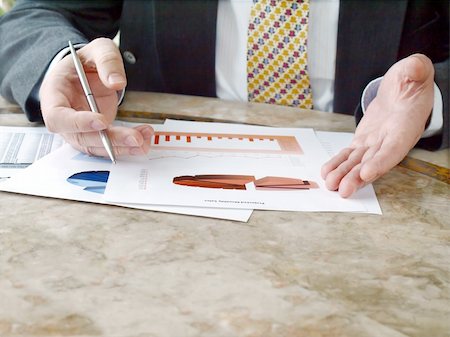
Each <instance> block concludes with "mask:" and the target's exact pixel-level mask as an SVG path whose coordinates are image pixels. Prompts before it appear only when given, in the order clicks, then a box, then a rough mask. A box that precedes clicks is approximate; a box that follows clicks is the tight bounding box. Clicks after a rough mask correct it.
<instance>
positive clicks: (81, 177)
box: [67, 171, 109, 194]
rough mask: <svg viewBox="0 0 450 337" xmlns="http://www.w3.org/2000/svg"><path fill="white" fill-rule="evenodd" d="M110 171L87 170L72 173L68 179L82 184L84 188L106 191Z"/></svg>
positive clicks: (72, 182)
mask: <svg viewBox="0 0 450 337" xmlns="http://www.w3.org/2000/svg"><path fill="white" fill-rule="evenodd" d="M108 177H109V171H85V172H78V173H75V174H72V175H71V176H70V177H69V178H67V181H68V182H69V183H71V184H73V185H76V186H80V187H82V188H83V190H85V191H88V192H93V193H99V194H103V193H105V188H106V183H107V182H108Z"/></svg>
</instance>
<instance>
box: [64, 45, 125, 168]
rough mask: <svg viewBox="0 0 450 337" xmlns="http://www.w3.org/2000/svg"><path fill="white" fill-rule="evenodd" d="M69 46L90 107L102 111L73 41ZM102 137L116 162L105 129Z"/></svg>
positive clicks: (92, 109) (100, 132) (101, 134)
mask: <svg viewBox="0 0 450 337" xmlns="http://www.w3.org/2000/svg"><path fill="white" fill-rule="evenodd" d="M69 48H70V53H71V54H72V58H73V63H74V64H75V69H76V70H77V74H78V77H79V78H80V82H81V86H82V87H83V91H84V94H85V96H86V99H87V101H88V104H89V107H90V108H91V111H93V112H96V113H100V111H99V109H98V107H97V103H96V102H95V98H94V95H93V94H92V91H91V88H90V87H89V82H88V80H87V77H86V73H85V72H84V69H83V65H82V64H81V61H80V58H79V57H78V55H77V52H76V51H75V48H74V47H73V44H72V42H71V41H69ZM99 134H100V138H101V139H102V143H103V146H104V147H105V149H106V152H108V155H109V158H111V161H112V162H113V163H114V164H115V163H116V158H115V157H114V151H113V146H112V144H111V140H110V139H109V137H108V134H107V133H106V131H105V130H101V131H99Z"/></svg>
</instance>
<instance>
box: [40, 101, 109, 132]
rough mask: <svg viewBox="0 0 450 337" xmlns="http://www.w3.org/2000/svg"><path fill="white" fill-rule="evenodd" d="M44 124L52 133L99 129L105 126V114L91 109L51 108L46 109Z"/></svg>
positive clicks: (106, 122)
mask: <svg viewBox="0 0 450 337" xmlns="http://www.w3.org/2000/svg"><path fill="white" fill-rule="evenodd" d="M44 120H45V126H46V127H47V129H48V130H49V131H50V132H54V133H79V132H92V131H100V130H104V129H106V128H107V125H108V121H107V120H106V118H105V116H103V115H101V114H98V113H95V112H92V111H76V110H74V109H71V108H65V107H61V108H53V109H49V110H47V111H46V113H45V116H44Z"/></svg>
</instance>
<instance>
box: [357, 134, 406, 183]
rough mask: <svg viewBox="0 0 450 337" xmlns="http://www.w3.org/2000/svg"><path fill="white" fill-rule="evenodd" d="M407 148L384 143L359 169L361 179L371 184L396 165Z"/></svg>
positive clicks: (399, 144)
mask: <svg viewBox="0 0 450 337" xmlns="http://www.w3.org/2000/svg"><path fill="white" fill-rule="evenodd" d="M408 149H409V148H408V147H406V148H405V147H404V146H403V144H401V143H399V142H395V141H385V142H383V144H382V145H381V147H380V149H379V151H377V152H376V154H375V155H374V156H373V157H372V158H371V159H369V160H367V161H366V162H364V163H363V164H362V167H361V179H362V180H364V181H365V182H373V181H375V180H376V179H378V178H379V177H381V176H382V175H384V174H385V173H387V172H388V171H389V170H390V169H391V168H393V167H394V166H395V165H397V164H398V163H399V162H400V161H402V159H403V158H405V156H406V155H407V153H408Z"/></svg>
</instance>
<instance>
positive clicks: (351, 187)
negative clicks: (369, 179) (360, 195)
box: [338, 164, 366, 198]
mask: <svg viewBox="0 0 450 337" xmlns="http://www.w3.org/2000/svg"><path fill="white" fill-rule="evenodd" d="M360 170H361V165H360V164H359V165H356V166H354V167H353V168H352V170H350V172H348V174H346V175H345V177H343V178H342V180H341V181H340V183H339V188H338V190H339V195H340V196H341V197H343V198H348V197H350V196H351V195H352V194H353V193H355V192H356V191H357V190H358V189H360V188H361V187H363V186H364V185H365V184H366V182H365V181H363V180H362V179H361V177H360Z"/></svg>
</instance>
